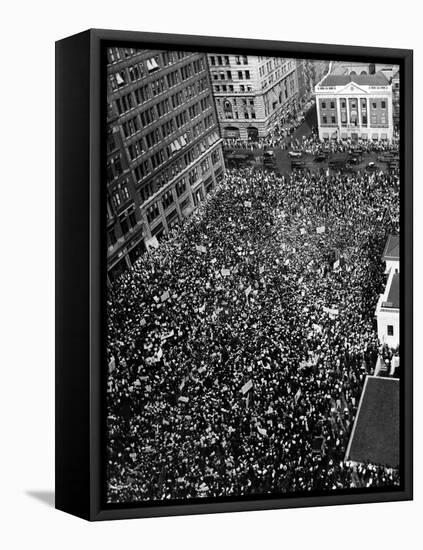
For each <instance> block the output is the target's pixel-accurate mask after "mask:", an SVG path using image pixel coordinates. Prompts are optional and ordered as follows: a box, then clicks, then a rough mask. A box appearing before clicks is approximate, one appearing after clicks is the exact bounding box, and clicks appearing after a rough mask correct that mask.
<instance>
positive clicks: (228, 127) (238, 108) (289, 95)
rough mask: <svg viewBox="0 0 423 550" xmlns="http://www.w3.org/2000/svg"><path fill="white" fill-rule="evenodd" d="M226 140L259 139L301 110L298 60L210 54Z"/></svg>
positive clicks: (211, 73)
mask: <svg viewBox="0 0 423 550" xmlns="http://www.w3.org/2000/svg"><path fill="white" fill-rule="evenodd" d="M208 61H209V68H210V75H211V80H212V86H213V95H214V97H215V101H216V109H217V114H218V118H219V124H220V129H221V134H222V137H224V138H240V139H244V140H246V139H249V138H251V139H253V140H254V139H257V138H259V137H265V136H267V135H268V134H269V131H271V130H272V129H273V128H274V126H275V125H276V124H278V123H279V122H283V121H284V120H285V119H287V118H288V117H289V116H290V115H292V114H294V113H295V112H296V110H297V109H298V79H297V72H296V69H297V64H296V60H295V59H285V58H279V57H257V56H252V55H251V56H247V55H232V54H208Z"/></svg>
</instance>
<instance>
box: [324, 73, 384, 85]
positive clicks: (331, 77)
mask: <svg viewBox="0 0 423 550" xmlns="http://www.w3.org/2000/svg"><path fill="white" fill-rule="evenodd" d="M350 82H355V83H356V84H358V85H359V86H387V85H388V84H389V81H388V79H387V78H386V76H385V75H384V74H383V73H380V72H379V73H376V74H333V73H331V74H328V75H327V77H326V78H325V79H324V80H323V81H322V82H321V84H320V86H346V85H347V84H349V83H350Z"/></svg>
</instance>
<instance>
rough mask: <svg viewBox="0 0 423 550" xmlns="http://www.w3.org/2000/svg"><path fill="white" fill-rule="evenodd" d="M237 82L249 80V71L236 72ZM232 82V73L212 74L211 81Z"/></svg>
mask: <svg viewBox="0 0 423 550" xmlns="http://www.w3.org/2000/svg"><path fill="white" fill-rule="evenodd" d="M236 74H237V76H238V79H239V80H244V75H245V79H246V80H249V79H250V71H237V72H236ZM219 79H220V80H226V79H227V80H232V71H220V72H219V73H213V80H219Z"/></svg>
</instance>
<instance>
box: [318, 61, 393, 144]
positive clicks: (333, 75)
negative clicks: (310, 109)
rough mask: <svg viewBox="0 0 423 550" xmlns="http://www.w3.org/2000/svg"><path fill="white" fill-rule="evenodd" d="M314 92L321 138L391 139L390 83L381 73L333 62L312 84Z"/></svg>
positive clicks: (354, 139)
mask: <svg viewBox="0 0 423 550" xmlns="http://www.w3.org/2000/svg"><path fill="white" fill-rule="evenodd" d="M315 96H316V109H317V120H318V128H319V138H320V139H321V140H330V139H336V140H338V141H339V140H346V139H351V140H353V141H359V140H363V141H364V140H373V141H379V140H388V141H390V140H391V139H392V134H393V111H392V86H391V84H390V83H389V81H388V79H387V77H386V76H385V74H384V73H382V72H377V73H375V74H368V72H367V70H366V68H363V70H362V71H361V73H360V74H356V71H351V72H348V70H347V68H346V67H344V66H336V67H335V68H334V69H333V70H332V71H331V69H329V73H328V74H327V75H326V76H325V77H324V78H323V79H322V80H321V81H320V82H319V83H318V84H317V85H316V87H315Z"/></svg>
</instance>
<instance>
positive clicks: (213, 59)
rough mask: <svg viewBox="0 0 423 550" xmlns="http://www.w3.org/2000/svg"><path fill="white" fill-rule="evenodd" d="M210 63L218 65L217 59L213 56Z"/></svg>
mask: <svg viewBox="0 0 423 550" xmlns="http://www.w3.org/2000/svg"><path fill="white" fill-rule="evenodd" d="M210 63H211V64H212V65H216V59H215V58H214V55H211V56H210Z"/></svg>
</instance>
